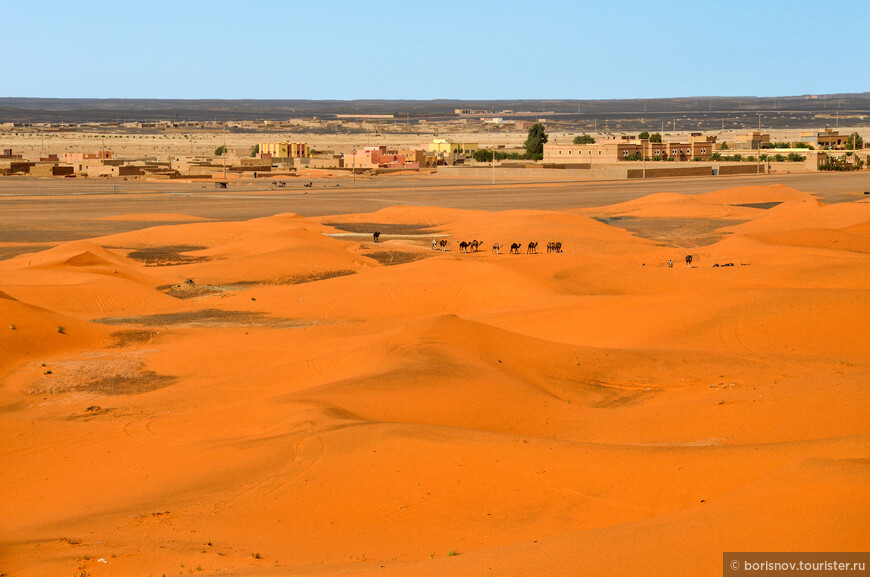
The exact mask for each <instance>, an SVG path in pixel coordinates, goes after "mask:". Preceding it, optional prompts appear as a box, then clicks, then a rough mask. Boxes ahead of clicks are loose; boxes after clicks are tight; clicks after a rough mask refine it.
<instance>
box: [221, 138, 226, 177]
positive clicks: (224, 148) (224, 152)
mask: <svg viewBox="0 0 870 577" xmlns="http://www.w3.org/2000/svg"><path fill="white" fill-rule="evenodd" d="M221 157H222V158H223V160H224V178H226V177H227V133H226V131H224V145H223V153H222V154H221Z"/></svg>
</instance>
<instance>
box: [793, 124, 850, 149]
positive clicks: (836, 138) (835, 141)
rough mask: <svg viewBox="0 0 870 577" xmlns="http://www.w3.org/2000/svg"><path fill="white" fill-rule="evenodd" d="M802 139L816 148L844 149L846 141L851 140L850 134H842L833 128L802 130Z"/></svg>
mask: <svg viewBox="0 0 870 577" xmlns="http://www.w3.org/2000/svg"><path fill="white" fill-rule="evenodd" d="M800 140H801V142H806V143H807V144H811V145H813V146H815V147H816V148H822V149H843V148H846V141H847V140H849V135H848V134H840V133H839V132H838V131H836V130H834V129H832V128H826V129H825V130H824V132H801V135H800Z"/></svg>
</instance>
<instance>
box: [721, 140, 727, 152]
mask: <svg viewBox="0 0 870 577" xmlns="http://www.w3.org/2000/svg"><path fill="white" fill-rule="evenodd" d="M719 150H728V143H727V142H723V143H722V144H721V145H720V146H719Z"/></svg>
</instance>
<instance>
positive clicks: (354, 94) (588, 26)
mask: <svg viewBox="0 0 870 577" xmlns="http://www.w3.org/2000/svg"><path fill="white" fill-rule="evenodd" d="M0 19H2V21H3V23H2V26H0V39H2V43H0V45H2V46H3V47H4V49H5V51H6V53H7V55H6V57H4V59H3V61H4V68H5V71H4V73H3V75H2V76H0V96H30V97H68V98H72V97H81V98H85V97H95V98H116V97H117V98H258V99H296V98H310V99H341V100H345V99H365V98H375V99H435V98H459V99H518V98H529V99H547V98H558V99H572V98H577V99H601V98H651V97H674V96H738V95H747V96H782V95H795V94H806V93H816V94H825V93H836V92H865V91H870V53H868V50H867V48H866V47H867V45H868V38H867V35H868V30H870V4H868V3H866V2H863V1H859V2H853V3H828V2H819V1H817V0H814V1H805V0H787V1H785V0H766V1H764V2H759V3H757V4H756V2H752V1H748V0H746V1H744V0H730V1H722V0H720V1H717V2H712V1H707V0H694V1H689V2H687V1H682V0H655V1H650V0H647V1H637V2H635V1H631V0H625V1H610V2H609V1H603V2H602V1H596V2H588V3H587V2H583V1H575V2H571V1H550V2H548V1H541V2H532V1H527V2H514V1H511V0H502V1H497V2H491V1H488V0H465V1H463V2H452V1H437V0H436V1H434V2H416V1H413V0H412V1H405V2H377V1H375V2H371V1H362V0H356V1H338V0H310V1H308V2H302V1H294V2H284V1H280V0H279V1H276V2H245V1H240V0H235V1H224V0H212V1H209V2H203V1H185V0H175V1H164V0H151V1H149V2H133V1H127V0H122V1H118V0H112V1H88V0H85V1H82V2H70V1H69V0H64V1H56V0H42V1H40V2H4V3H3V5H2V6H0ZM862 45H863V47H864V49H863V50H862V49H861V46H862Z"/></svg>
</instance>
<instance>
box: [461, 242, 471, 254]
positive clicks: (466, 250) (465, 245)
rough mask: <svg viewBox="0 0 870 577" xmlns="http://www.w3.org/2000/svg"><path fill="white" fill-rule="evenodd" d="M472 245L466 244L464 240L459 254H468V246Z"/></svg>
mask: <svg viewBox="0 0 870 577" xmlns="http://www.w3.org/2000/svg"><path fill="white" fill-rule="evenodd" d="M469 244H470V243H467V242H465V241H464V240H463V241H462V242H460V243H459V252H468V246H469Z"/></svg>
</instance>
